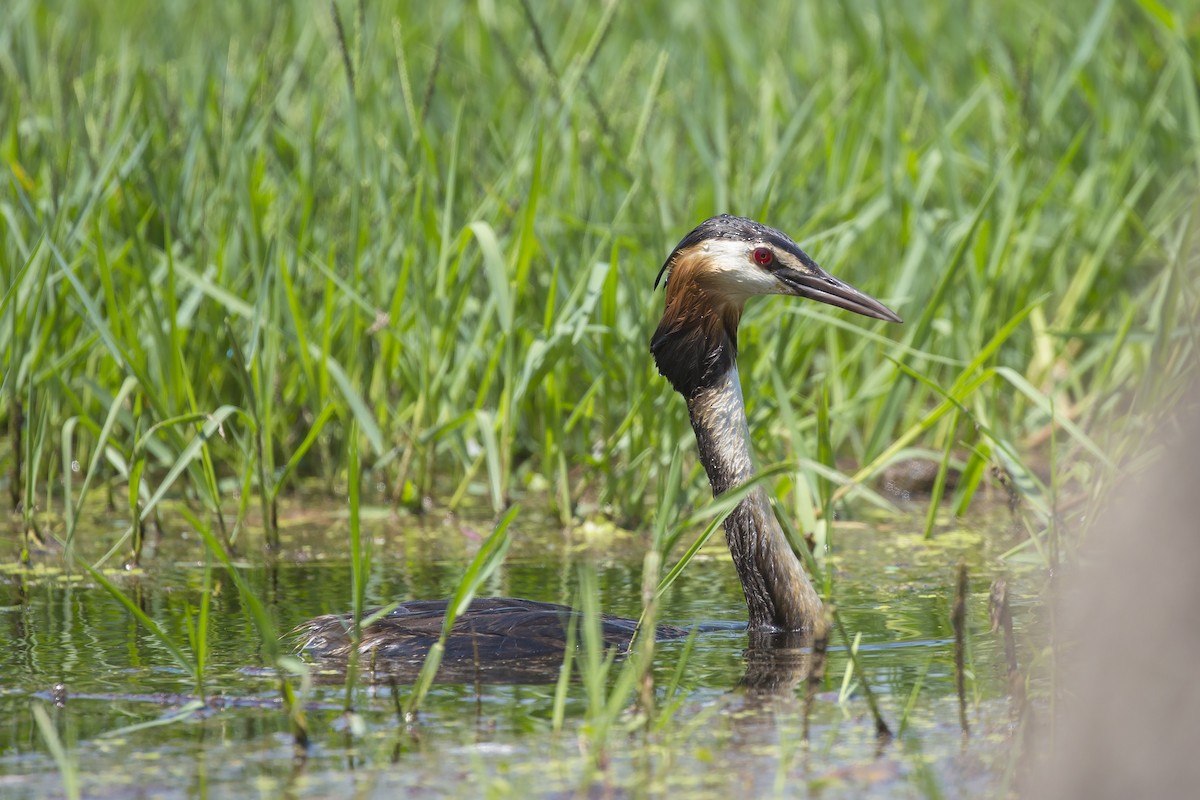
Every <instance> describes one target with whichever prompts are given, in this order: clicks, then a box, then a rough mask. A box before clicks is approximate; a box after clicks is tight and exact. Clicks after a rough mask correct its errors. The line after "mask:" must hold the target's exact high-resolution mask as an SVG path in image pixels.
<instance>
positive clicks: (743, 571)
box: [300, 214, 900, 662]
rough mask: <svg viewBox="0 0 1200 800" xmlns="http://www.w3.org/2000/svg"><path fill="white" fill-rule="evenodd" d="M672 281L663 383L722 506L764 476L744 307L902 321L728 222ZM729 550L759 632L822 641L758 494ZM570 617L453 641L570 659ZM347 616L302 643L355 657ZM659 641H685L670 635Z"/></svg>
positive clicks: (413, 613)
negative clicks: (813, 306) (783, 298)
mask: <svg viewBox="0 0 1200 800" xmlns="http://www.w3.org/2000/svg"><path fill="white" fill-rule="evenodd" d="M664 275H665V276H666V302H665V304H664V310H663V316H662V320H661V321H660V322H659V325H658V328H657V330H655V332H654V335H653V337H652V338H651V341H650V351H651V353H652V354H653V356H654V360H655V363H656V364H657V366H658V370H659V372H660V373H661V374H662V375H663V377H665V378H666V379H667V380H668V381H670V383H671V385H672V386H673V387H674V388H675V390H676V391H678V392H679V393H680V394H681V395H683V397H684V400H685V401H686V403H687V409H688V416H689V418H690V420H691V423H692V429H693V431H694V432H695V435H696V445H697V449H698V451H699V456H700V463H701V464H702V465H703V466H704V470H705V472H706V473H707V475H708V479H709V484H710V486H711V488H712V492H713V495H714V496H719V495H721V494H722V493H724V492H725V491H728V490H729V489H732V488H734V487H736V486H739V485H741V484H743V483H745V482H746V481H748V480H749V479H750V478H751V477H753V475H754V460H753V457H752V455H751V451H750V437H749V431H748V428H747V421H746V405H745V401H744V399H743V397H742V388H741V382H740V380H739V377H738V371H737V331H738V324H739V322H740V321H741V316H742V310H743V308H744V307H745V303H746V301H747V300H748V299H749V298H750V297H753V296H755V295H765V294H783V295H791V296H798V297H808V298H810V299H814V300H818V301H820V302H823V303H828V304H830V305H834V306H838V307H840V308H844V309H847V310H850V311H854V312H856V313H858V314H862V315H865V316H869V317H874V318H876V319H882V320H887V321H891V322H900V318H899V317H898V316H896V314H895V313H894V312H892V311H891V310H890V309H888V308H887V307H886V306H885V305H883V304H882V303H880V302H879V301H878V300H875V299H874V298H872V297H870V296H868V295H866V294H863V293H862V292H860V291H859V290H857V289H855V288H854V287H852V286H850V285H849V284H847V283H844V282H842V281H840V280H838V279H836V278H834V277H833V276H831V275H829V274H828V273H826V272H825V271H824V270H822V269H821V268H820V267H818V266H817V264H816V262H814V261H813V260H812V259H811V258H810V257H809V256H808V255H807V254H806V253H804V251H803V250H801V249H800V247H799V246H798V245H797V244H796V243H795V242H794V241H792V240H791V239H790V238H789V237H788V236H787V235H785V234H783V233H782V232H780V231H778V230H776V229H774V228H770V227H768V226H766V225H763V224H761V223H759V222H755V221H753V220H749V219H744V218H742V217H734V216H730V215H727V214H725V215H721V216H716V217H712V218H710V219H707V220H705V221H704V222H702V223H700V225H698V226H697V227H696V228H695V229H693V230H692V231H691V232H690V233H689V234H688V235H687V236H685V237H684V238H683V240H682V241H680V243H679V244H678V245H677V246H676V247H675V249H674V250H673V251H672V252H671V254H670V256H669V257H668V258H667V260H666V262H665V263H664V264H663V267H662V269H661V270H660V271H659V274H658V280H656V281H655V286H656V287H657V286H658V283H659V282H660V281H661V280H662V279H663V277H664ZM725 538H726V542H727V543H728V545H729V551H730V554H731V555H732V556H733V563H734V566H735V567H736V569H737V573H738V578H739V579H740V580H741V583H742V588H743V592H744V594H745V597H746V605H747V611H748V614H749V629H750V630H751V631H754V632H770V631H781V632H799V633H814V632H817V631H819V630H821V629H823V627H824V617H823V615H822V611H821V599H820V597H819V596H818V594H817V593H816V591H815V590H814V589H813V587H812V584H811V583H810V582H809V580H808V578H807V576H806V575H805V574H804V570H803V569H802V567H801V566H800V561H799V559H798V558H797V557H796V555H795V553H794V552H793V551H792V549H791V546H790V545H789V543H788V541H787V538H786V537H785V536H784V534H783V531H782V529H781V528H780V526H779V523H778V521H777V520H776V519H775V515H774V512H773V511H772V509H771V504H770V501H769V499H768V497H767V493H766V491H765V489H763V488H762V487H761V486H756V487H754V488H753V489H751V490H750V492H749V493H748V494H747V496H746V497H745V498H744V499H743V500H742V501H741V503H739V504H738V506H737V507H736V508H735V509H734V510H733V511H732V512H731V513H730V514H729V516H728V517H727V518H726V519H725ZM445 609H446V602H445V601H418V602H415V603H405V604H404V605H402V606H400V607H398V608H397V609H396V610H395V611H393V612H392V613H390V614H388V615H387V616H385V617H384V618H383V619H381V620H379V621H378V622H376V623H375V625H374V626H372V627H371V628H369V629H368V630H367V631H366V633H365V634H364V637H363V640H362V642H361V643H360V648H361V649H362V650H364V651H373V652H375V653H376V655H381V654H382V655H387V654H393V653H405V654H413V653H419V652H424V651H426V650H427V649H428V647H429V646H430V645H431V644H432V642H433V641H436V639H437V634H438V633H440V630H441V619H442V617H443V616H444V614H445ZM575 613H577V612H574V611H572V610H571V609H569V608H567V607H565V606H557V605H554V604H549V603H533V602H532V601H528V600H514V599H509V598H481V599H477V600H475V601H474V602H473V603H472V605H471V607H470V608H469V609H467V611H466V612H464V614H462V615H460V616H459V617H458V618H457V620H456V622H455V625H454V629H453V631H452V632H451V637H450V638H451V639H457V638H459V637H461V639H460V640H459V641H456V642H453V643H448V645H447V653H446V656H445V657H444V658H443V661H444V662H445V661H448V660H451V654H452V653H454V654H457V655H460V656H461V657H466V655H467V654H468V653H470V654H471V656H472V657H473V658H475V659H476V661H478V660H480V659H483V658H488V657H497V658H499V657H507V656H508V655H512V654H519V655H522V656H531V655H533V654H535V653H545V652H557V653H561V652H562V650H563V647H565V643H566V630H567V625H566V621H567V620H568V619H569V618H570V616H571V615H572V614H575ZM348 629H349V620H348V618H347V617H346V616H345V615H340V616H338V615H330V616H326V617H318V618H317V619H315V620H310V621H309V622H308V623H306V624H305V625H302V626H301V629H300V631H301V632H302V633H303V635H305V636H307V642H308V644H307V649H308V650H309V651H310V652H314V653H316V654H322V653H326V654H329V653H332V654H335V655H336V654H342V655H344V654H345V652H347V651H348V647H349V638H348V636H347V633H346V632H347V630H348ZM635 629H636V626H635V625H634V623H633V621H632V620H622V619H620V618H618V617H605V618H604V619H603V632H604V633H603V635H604V638H605V640H606V642H608V643H610V644H618V645H620V644H621V643H622V642H623V643H624V644H626V645H627V644H628V642H629V639H630V638H631V637H632V636H633V633H634V630H635ZM658 633H659V635H660V636H672V635H678V634H681V633H683V631H682V630H681V629H678V628H670V627H661V628H660V629H659V631H658Z"/></svg>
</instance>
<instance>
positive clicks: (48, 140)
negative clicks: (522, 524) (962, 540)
mask: <svg viewBox="0 0 1200 800" xmlns="http://www.w3.org/2000/svg"><path fill="white" fill-rule="evenodd" d="M332 9H333V13H331V11H330V8H329V7H319V6H313V5H311V4H307V3H298V4H288V3H282V4H277V3H246V4H238V5H236V6H208V5H203V4H201V5H199V6H177V5H172V4H166V5H164V4H160V3H148V2H143V3H139V2H135V3H126V4H122V5H121V7H120V8H119V9H115V8H112V7H110V5H109V4H103V3H96V2H89V1H87V0H81V1H80V2H52V3H38V2H33V1H32V0H16V2H13V3H8V4H6V5H5V9H4V10H3V11H0V54H2V55H0V79H2V81H3V84H4V86H5V87H6V88H5V91H4V92H3V95H2V96H0V132H2V133H0V157H2V159H3V168H4V176H3V177H4V180H3V183H4V187H5V188H4V190H3V191H2V192H0V218H2V219H3V224H2V225H0V293H2V297H0V319H2V324H0V352H3V354H4V359H3V363H4V368H3V378H2V382H0V415H3V420H4V424H5V427H6V428H7V430H8V431H9V435H8V436H7V437H6V438H5V444H4V445H3V446H0V466H3V468H4V469H3V474H4V476H5V477H4V481H5V482H6V484H7V486H8V489H9V494H10V495H11V497H12V499H13V501H14V502H15V505H16V506H18V507H19V508H22V509H24V513H25V516H26V521H27V526H28V527H29V528H30V529H31V530H32V529H34V528H36V527H38V526H40V525H42V523H39V522H38V521H37V519H35V510H37V511H44V512H49V513H51V514H52V515H54V516H52V517H50V518H48V519H56V518H62V517H66V518H67V525H68V528H71V527H72V526H71V523H70V517H71V514H72V513H73V511H74V509H76V508H77V507H78V505H79V503H80V502H81V496H82V494H83V489H85V488H86V489H88V490H90V491H93V492H94V491H99V490H100V489H101V488H102V487H104V486H113V485H115V486H116V487H117V490H118V492H120V491H122V490H123V489H122V487H124V486H130V487H133V488H132V489H131V491H130V503H131V505H132V506H133V507H134V508H135V515H136V517H137V518H141V519H145V518H146V517H147V516H148V515H149V514H151V513H152V511H153V508H152V507H153V506H154V505H155V503H156V502H157V500H158V499H159V498H161V496H162V495H163V493H164V492H169V493H170V495H172V496H184V497H187V498H189V502H191V503H192V504H193V507H194V508H196V509H198V510H202V511H203V513H206V514H209V515H211V516H212V517H213V519H214V524H215V525H216V526H217V529H218V531H219V532H220V533H221V535H222V536H224V537H229V538H233V534H232V533H231V532H229V531H227V530H225V524H226V523H225V522H223V521H220V520H221V515H220V514H218V513H217V510H218V509H219V508H221V507H222V506H223V505H227V504H228V502H229V500H230V498H232V497H234V496H235V495H238V494H239V490H244V491H242V492H241V493H240V496H241V497H243V498H247V497H249V496H250V495H252V494H253V495H254V496H256V497H261V498H263V502H262V504H261V507H260V509H259V510H260V512H261V516H262V521H263V524H264V525H265V526H266V530H267V531H268V535H269V536H271V535H272V531H273V525H272V521H273V519H274V517H275V513H276V512H275V503H276V499H277V497H278V495H279V493H280V492H281V491H286V490H287V486H288V484H291V485H294V484H295V482H296V481H297V480H305V481H310V479H316V480H317V483H315V484H313V483H311V482H306V484H305V485H306V486H314V485H315V486H323V487H326V488H335V487H340V486H342V485H344V483H345V480H346V474H347V466H348V465H347V463H346V457H345V453H346V452H347V448H346V447H345V446H344V445H343V441H344V439H345V436H346V435H347V432H348V431H351V430H355V429H357V430H358V431H359V435H360V437H361V443H362V453H361V458H362V464H363V469H364V471H365V472H366V473H368V474H370V475H372V476H373V482H374V483H383V484H384V485H386V486H387V487H388V489H387V494H388V496H389V498H390V499H391V500H392V501H394V502H395V503H397V504H416V503H419V502H420V501H421V498H422V497H424V496H426V495H433V496H435V497H437V498H439V500H440V501H441V502H447V503H450V504H452V505H454V504H459V503H461V502H464V501H465V498H467V497H468V496H469V495H468V491H467V489H468V487H469V486H471V485H474V484H478V485H481V486H483V487H485V488H486V497H487V498H488V500H487V502H488V503H490V504H491V505H493V506H494V507H495V508H496V509H501V508H503V507H504V506H505V505H506V504H507V503H508V502H509V500H510V498H511V497H512V496H513V495H516V494H527V493H534V494H537V495H544V497H545V499H546V500H547V501H549V502H551V503H554V504H555V505H556V506H557V507H558V509H559V511H560V513H561V514H562V516H563V517H564V518H569V517H570V516H571V515H573V514H577V513H580V512H581V511H583V512H586V511H587V510H588V509H593V508H601V509H605V510H607V511H608V512H609V513H612V514H614V515H616V516H617V517H619V518H620V519H622V520H626V521H632V522H636V521H639V520H643V519H646V518H647V517H650V516H652V515H653V513H654V509H653V504H652V503H651V502H650V500H651V499H652V498H653V497H654V496H655V494H654V492H653V491H648V487H652V486H653V485H654V484H655V483H656V482H658V481H659V480H661V479H663V478H664V476H665V474H666V472H667V470H668V468H669V465H670V463H671V460H672V455H673V453H674V452H675V447H676V443H677V442H678V441H680V440H681V439H685V438H686V437H687V436H688V435H689V432H688V429H687V423H686V419H685V415H684V414H683V412H682V409H681V404H680V403H679V402H678V399H677V398H676V397H674V396H673V394H672V392H671V391H670V389H669V387H668V386H667V385H666V383H665V382H664V381H662V380H661V379H659V378H658V377H657V375H656V374H655V372H654V368H653V365H652V363H651V360H650V358H649V356H648V353H647V350H646V342H647V339H648V335H649V332H650V331H651V330H652V326H653V325H654V324H655V320H656V315H657V313H658V312H659V310H660V304H661V298H660V297H659V296H657V295H656V294H655V293H654V292H653V291H652V289H651V284H652V281H653V275H654V274H655V272H656V270H657V268H658V266H659V265H660V264H661V262H662V260H663V258H664V256H665V254H666V253H667V252H668V251H669V249H670V247H671V246H672V245H673V244H674V243H675V241H676V240H677V239H678V238H679V237H680V236H681V235H682V234H683V233H684V232H685V231H686V230H688V229H689V228H690V227H691V226H692V225H694V224H695V223H696V222H697V221H699V220H701V219H703V218H704V217H706V216H708V215H710V214H713V213H717V212H722V211H729V212H735V213H740V214H745V215H750V216H755V217H759V218H761V219H764V220H766V221H768V222H770V223H771V224H774V225H776V226H778V227H781V228H783V229H785V230H787V231H789V232H791V233H792V234H793V235H794V236H795V237H796V238H797V240H798V241H800V242H801V243H802V245H803V246H804V247H806V249H807V250H808V251H809V252H810V253H812V254H813V255H814V256H815V257H816V258H817V260H818V261H819V262H821V263H822V264H823V265H824V266H825V267H827V268H828V269H830V270H831V271H833V272H835V273H837V274H839V275H841V276H844V277H846V278H847V279H849V280H851V281H852V282H854V283H855V284H857V285H859V286H861V287H863V288H864V289H866V290H867V291H869V292H871V293H873V294H875V295H877V296H880V297H882V298H884V299H885V300H886V301H887V302H888V303H889V304H890V305H892V306H893V307H894V308H896V309H898V310H899V311H900V312H901V314H902V315H903V316H904V317H905V318H906V320H907V323H906V325H905V326H904V327H903V328H891V327H886V326H883V325H879V324H873V323H867V322H864V321H862V320H858V319H853V320H852V319H849V318H847V317H846V315H844V314H841V313H839V312H836V311H833V310H830V309H826V308H823V307H819V306H815V305H812V304H804V303H797V302H788V301H783V300H780V301H770V302H765V301H760V302H758V303H755V304H752V306H751V310H750V314H749V315H748V318H747V320H746V321H745V323H744V333H743V336H742V374H743V380H744V381H745V383H746V384H747V393H748V396H749V398H748V399H749V403H750V406H751V414H752V417H753V419H752V425H751V428H752V430H753V431H754V433H755V435H756V437H757V438H758V440H759V441H758V442H757V447H758V449H759V452H760V453H761V454H762V458H763V461H764V462H769V463H773V462H781V461H787V462H790V463H793V464H798V465H799V469H797V470H795V471H793V472H792V473H790V474H789V475H786V476H781V477H779V478H777V479H776V484H777V486H776V489H777V490H778V492H779V493H782V495H783V496H784V498H785V500H787V502H788V503H789V504H790V505H791V506H793V507H794V508H795V509H796V510H797V513H798V515H799V517H800V518H801V519H802V520H806V521H807V524H806V525H805V527H806V529H809V530H812V529H813V524H812V523H814V521H815V520H814V517H813V512H812V509H813V508H814V507H817V508H819V507H820V505H821V504H820V502H819V498H821V497H822V496H826V497H827V495H828V492H827V491H826V489H824V488H822V487H821V486H820V485H819V484H818V483H817V477H815V476H816V475H821V474H823V475H826V476H827V477H829V478H830V479H831V480H833V481H834V482H835V483H838V484H840V486H839V491H838V492H836V493H835V494H834V498H833V499H834V500H835V501H837V500H840V499H841V498H842V497H843V496H845V494H846V493H848V492H851V491H852V489H853V487H854V486H857V485H860V484H865V483H869V481H870V479H871V478H872V477H873V475H874V474H876V473H878V471H879V470H880V469H882V468H883V467H884V466H886V463H887V462H888V461H889V460H891V459H894V458H899V457H902V456H903V455H904V454H906V453H907V452H908V451H909V450H910V449H911V448H917V449H919V450H921V451H926V452H931V453H933V454H935V455H936V456H937V457H939V458H941V457H943V456H945V457H946V458H948V454H949V453H951V452H952V451H953V452H956V453H962V454H965V455H964V456H963V457H964V458H965V459H966V463H965V467H966V475H967V476H968V480H967V485H966V488H965V489H964V488H960V489H959V492H960V495H961V494H963V493H965V494H966V495H967V496H966V498H965V499H966V500H969V495H970V493H971V492H972V491H973V490H974V487H975V486H977V485H978V482H979V480H980V478H981V477H982V476H983V475H984V474H985V472H986V470H985V467H986V465H988V464H990V463H1000V464H1002V465H1003V466H1004V468H1005V469H1008V470H1009V471H1012V472H1017V473H1027V474H1028V475H1034V474H1035V473H1036V470H1034V469H1033V468H1032V467H1028V466H1026V463H1027V461H1028V459H1029V458H1030V457H1031V454H1037V453H1040V452H1043V451H1044V443H1045V442H1046V441H1047V432H1048V431H1049V430H1051V429H1053V428H1055V427H1058V428H1059V429H1060V430H1061V431H1063V433H1064V434H1065V436H1064V440H1065V441H1068V442H1069V444H1070V445H1071V446H1073V447H1074V448H1075V449H1076V450H1078V451H1079V452H1083V453H1085V454H1086V455H1087V456H1088V458H1089V460H1090V463H1092V464H1094V465H1098V466H1099V468H1100V470H1099V471H1100V472H1103V470H1104V468H1105V465H1106V464H1112V463H1115V459H1106V456H1105V454H1106V453H1110V452H1112V448H1113V446H1114V445H1112V444H1111V443H1101V442H1098V441H1097V440H1096V439H1095V438H1094V437H1096V436H1098V435H1099V434H1098V433H1097V432H1098V431H1103V430H1107V429H1108V428H1110V427H1111V426H1113V425H1120V424H1122V423H1121V420H1122V418H1123V416H1124V415H1125V413H1126V412H1127V411H1128V410H1129V409H1130V408H1133V407H1137V404H1138V403H1139V402H1142V401H1146V400H1160V399H1163V398H1166V397H1169V396H1171V395H1172V394H1173V393H1174V392H1175V391H1177V388H1176V387H1177V386H1178V383H1179V382H1178V381H1177V380H1176V379H1175V378H1174V377H1173V376H1175V375H1177V374H1178V373H1179V372H1180V371H1182V370H1183V369H1184V367H1185V365H1186V364H1187V363H1188V362H1189V361H1190V360H1193V359H1194V352H1193V350H1194V347H1193V343H1194V340H1195V336H1194V329H1193V328H1192V321H1193V320H1194V317H1195V310H1196V302H1197V300H1196V293H1195V289H1196V281H1195V271H1194V269H1192V267H1193V263H1192V262H1194V260H1195V252H1196V250H1195V235H1194V228H1195V222H1196V219H1197V217H1196V209H1195V196H1196V185H1197V178H1198V177H1200V100H1198V95H1197V72H1196V67H1195V61H1194V59H1193V58H1192V57H1191V56H1190V54H1189V53H1190V52H1194V50H1195V45H1196V44H1197V42H1196V30H1197V24H1196V16H1195V12H1191V13H1190V15H1189V14H1188V13H1185V12H1177V11H1171V10H1170V9H1167V8H1165V7H1163V6H1161V5H1159V4H1157V3H1151V2H1145V3H1129V4H1117V3H1114V2H1101V3H1098V4H1096V5H1095V7H1088V6H1087V5H1086V4H1073V5H1071V6H1070V7H1068V8H1062V9H1058V8H1055V9H1050V8H1046V7H1042V6H1039V5H1037V4H1034V3H1028V2H1009V3H1002V4H998V5H997V4H989V5H983V6H980V5H978V4H953V3H952V4H948V5H944V6H938V7H933V6H926V5H922V4H900V5H895V4H884V5H878V4H874V3H857V2H847V3H842V4H836V5H830V4H817V5H813V6H805V7H793V6H792V5H791V4H787V3H782V4H776V5H764V6H761V7H758V6H756V7H755V9H754V11H753V12H751V11H749V10H747V9H746V8H745V7H744V6H743V5H741V4H737V3H718V4H703V5H701V4H688V5H683V6H679V5H676V4H655V3H651V4H622V3H615V2H613V3H606V4H599V5H591V6H572V5H570V4H492V3H482V4H474V3H451V4H449V5H442V6H433V5H425V4H402V5H399V6H394V7H380V6H376V5H374V4H360V5H357V6H352V5H350V4H348V3H334V4H333V6H332ZM822 391H824V392H827V393H828V398H829V419H828V438H829V441H828V446H829V447H830V448H831V452H832V454H833V455H835V456H836V457H837V463H838V464H845V463H850V462H853V463H855V464H858V465H861V466H862V469H860V470H857V471H855V470H851V471H850V472H849V473H847V474H843V473H841V472H838V471H837V470H836V468H835V467H834V466H833V464H832V463H826V464H825V467H824V468H823V469H815V468H816V467H820V465H819V464H817V463H816V460H815V459H811V457H812V456H813V454H815V453H816V452H817V446H816V433H817V431H816V428H815V420H816V416H817V415H816V414H815V410H816V407H817V401H818V398H820V397H821V396H822ZM355 426H356V427H355ZM310 448H311V450H310ZM1034 463H1038V462H1037V459H1036V458H1035V459H1034ZM81 465H86V468H83V467H81ZM831 470H832V472H831ZM79 471H83V472H84V473H85V478H84V482H83V485H82V486H81V485H80V482H79V481H78V480H77V479H74V478H75V477H76V475H77V473H78V472H79ZM697 471H698V466H697V465H696V463H695V460H694V458H692V457H691V455H690V454H689V455H688V457H687V458H686V459H685V473H686V475H690V476H692V477H696V474H697ZM686 475H685V477H686ZM1096 476H1097V473H1096V472H1094V471H1089V472H1087V473H1086V475H1084V477H1085V478H1086V479H1088V480H1090V479H1092V478H1094V477H1096ZM1019 477H1021V478H1022V479H1024V475H1020V476H1019ZM73 479H74V480H73ZM851 479H852V480H851ZM684 483H685V487H686V488H685V490H684V491H685V493H686V497H685V498H682V499H684V500H690V501H695V500H696V499H697V498H699V497H700V496H701V494H702V493H703V491H704V489H703V481H701V480H685V482H684ZM823 493H825V494H824V495H823ZM959 499H960V500H963V499H964V498H962V497H960V498H959ZM241 502H242V504H243V507H242V509H241V510H240V512H239V513H240V514H242V515H244V514H245V513H247V512H248V509H247V508H246V502H247V501H246V500H245V499H243V500H242V501H241ZM581 504H583V505H581ZM825 505H827V503H825ZM961 505H964V503H960V506H961ZM45 524H46V525H48V527H49V530H50V532H51V533H61V532H62V530H63V529H62V526H61V525H58V524H56V523H53V522H48V523H45ZM931 525H932V521H931ZM136 528H137V526H136V525H135V526H132V528H131V531H130V541H131V542H134V543H135V544H136V540H135V538H134V537H135V536H136V535H137V532H136V530H135V529H136ZM133 552H136V547H134V548H133Z"/></svg>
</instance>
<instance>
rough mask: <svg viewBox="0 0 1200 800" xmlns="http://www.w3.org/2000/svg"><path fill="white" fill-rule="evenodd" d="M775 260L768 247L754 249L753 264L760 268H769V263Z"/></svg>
mask: <svg viewBox="0 0 1200 800" xmlns="http://www.w3.org/2000/svg"><path fill="white" fill-rule="evenodd" d="M774 260H775V254H774V253H772V252H771V248H769V247H756V248H754V262H755V263H756V264H758V265H759V266H760V267H769V266H771V262H773V261H774Z"/></svg>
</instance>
